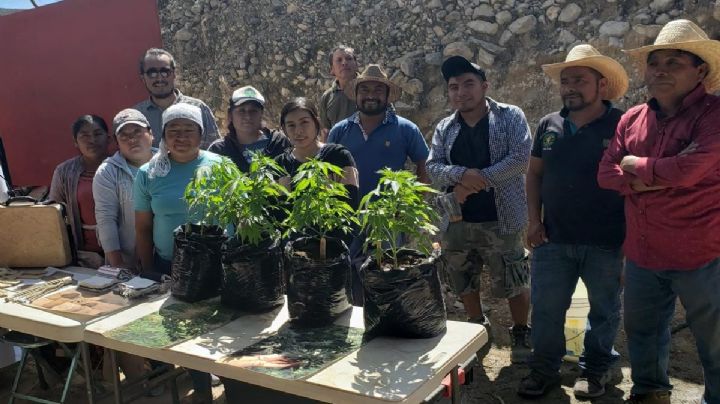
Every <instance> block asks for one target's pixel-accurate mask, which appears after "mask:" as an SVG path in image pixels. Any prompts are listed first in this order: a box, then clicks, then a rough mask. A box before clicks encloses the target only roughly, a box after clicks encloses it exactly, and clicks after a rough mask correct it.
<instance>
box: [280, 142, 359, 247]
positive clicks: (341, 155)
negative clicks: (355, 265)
mask: <svg viewBox="0 0 720 404" xmlns="http://www.w3.org/2000/svg"><path fill="white" fill-rule="evenodd" d="M315 157H316V158H317V159H318V160H320V161H324V162H326V163H330V164H333V165H336V166H338V167H340V168H343V167H355V159H353V156H352V154H350V151H349V150H348V149H346V148H345V146H343V145H340V144H334V143H328V144H325V145H323V147H321V148H320V150H319V151H318V153H317V155H316V156H315ZM275 161H276V162H277V163H278V164H279V165H280V166H281V167H283V168H284V169H285V171H287V172H288V174H289V175H290V176H293V175H295V174H296V173H297V170H298V168H299V167H300V165H301V164H302V163H301V162H300V161H298V159H296V158H295V157H294V156H293V155H292V149H290V150H288V151H286V152H285V153H282V154H280V155H279V156H277V157H275ZM345 189H347V190H348V198H347V203H348V204H350V206H352V208H353V209H357V207H358V205H359V202H360V197H359V195H358V187H356V186H354V185H349V184H345ZM330 235H331V236H332V237H337V238H340V239H341V240H343V241H345V243H346V244H347V245H348V246H349V245H350V242H351V241H352V238H353V235H352V234H343V233H341V232H339V231H338V232H331V234H330Z"/></svg>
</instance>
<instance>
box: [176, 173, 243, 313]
mask: <svg viewBox="0 0 720 404" xmlns="http://www.w3.org/2000/svg"><path fill="white" fill-rule="evenodd" d="M228 161H229V160H228ZM231 177H232V172H231V171H229V170H228V168H227V162H226V161H223V162H222V163H218V164H214V165H212V166H205V167H200V168H198V169H197V170H196V171H195V175H194V176H193V179H192V180H191V181H190V182H189V183H188V185H187V187H186V188H185V194H184V198H185V200H186V202H187V203H188V218H189V220H188V223H186V224H185V225H183V226H180V227H178V228H177V229H176V230H175V235H174V248H173V258H172V279H173V282H172V287H171V289H170V290H171V292H172V294H173V296H175V297H177V298H178V299H180V300H184V301H187V302H195V301H198V300H203V299H207V298H210V297H214V296H217V295H218V294H219V291H220V284H221V280H222V263H221V255H222V245H223V243H224V242H225V231H224V228H223V227H222V226H220V225H219V223H218V221H217V217H218V215H219V212H220V211H221V209H222V208H223V200H222V196H221V195H220V191H219V190H220V189H221V188H222V186H223V185H224V184H226V183H227V182H229V180H230V178H231Z"/></svg>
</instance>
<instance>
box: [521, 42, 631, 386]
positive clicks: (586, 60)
mask: <svg viewBox="0 0 720 404" xmlns="http://www.w3.org/2000/svg"><path fill="white" fill-rule="evenodd" d="M543 70H544V71H545V73H546V74H547V75H548V76H550V77H551V78H552V79H553V81H555V82H556V83H559V84H560V95H561V97H562V101H563V109H562V110H560V111H559V112H554V113H551V114H549V115H547V116H545V117H544V118H543V119H542V120H541V121H540V123H539V124H538V128H537V131H536V133H535V139H534V143H533V149H532V153H531V158H530V167H529V169H528V175H527V197H528V216H529V227H528V234H527V243H528V245H529V246H530V247H531V248H533V254H532V262H531V267H532V270H531V274H532V275H531V282H530V284H531V285H532V286H531V288H532V290H531V294H530V295H531V302H532V306H533V309H532V321H531V323H532V326H533V331H532V336H531V338H532V344H533V356H532V358H531V360H530V361H529V365H530V369H531V372H530V374H529V375H528V376H527V377H525V378H524V379H523V380H522V381H521V382H520V385H519V388H518V394H520V395H523V396H531V397H537V396H542V395H544V394H545V393H546V392H547V391H548V390H549V389H550V388H552V387H553V386H556V385H558V384H559V381H560V375H559V370H560V363H561V361H562V357H563V356H564V355H565V352H566V349H565V335H564V324H565V316H566V312H567V310H568V308H569V307H570V302H571V299H572V295H573V292H574V291H575V287H576V285H577V283H578V279H582V280H583V282H584V283H585V285H586V287H587V290H588V298H589V300H590V313H589V315H588V321H589V323H590V327H589V329H588V330H587V332H586V333H585V349H584V354H583V356H582V358H581V360H580V366H581V368H582V369H583V372H582V374H581V375H580V377H579V378H578V379H577V380H576V381H575V386H574V389H573V390H574V393H575V396H577V397H582V398H593V397H599V396H601V395H603V394H604V393H605V384H606V383H607V381H608V369H609V367H610V366H611V364H612V361H613V359H614V356H613V352H612V346H613V342H614V340H615V336H616V334H617V331H618V327H619V325H620V289H621V286H620V277H621V273H622V260H623V256H622V251H621V245H622V243H623V239H624V237H625V232H624V229H625V217H624V213H623V198H622V196H620V195H619V194H618V193H617V192H612V191H609V190H605V189H601V188H600V187H599V185H598V182H597V171H598V164H599V162H600V159H601V158H602V155H603V152H604V150H605V149H606V148H607V146H608V145H609V144H610V140H611V139H612V137H613V135H614V134H615V129H616V127H617V123H618V121H619V120H620V116H621V115H622V113H623V111H621V110H619V109H617V108H613V106H612V104H610V102H609V101H607V100H611V99H615V98H620V97H622V95H623V94H625V91H627V88H628V77H627V73H626V72H625V69H623V67H622V66H621V65H620V64H619V63H618V62H616V61H615V60H613V59H611V58H609V57H607V56H603V55H601V54H600V53H599V52H598V51H597V50H596V49H595V48H593V47H592V46H590V45H578V46H576V47H574V48H573V49H572V50H571V51H570V52H569V53H568V55H567V58H566V59H565V62H563V63H555V64H551V65H544V66H543Z"/></svg>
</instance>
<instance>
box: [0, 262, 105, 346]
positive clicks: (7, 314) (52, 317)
mask: <svg viewBox="0 0 720 404" xmlns="http://www.w3.org/2000/svg"><path fill="white" fill-rule="evenodd" d="M62 270H63V271H67V272H71V273H79V274H91V273H94V270H92V269H89V268H81V267H66V268H62ZM0 327H3V328H8V329H11V330H15V331H20V332H24V333H26V334H32V335H35V336H38V337H43V338H48V339H52V340H55V341H60V342H80V341H82V338H83V330H84V329H85V324H84V323H83V322H80V321H77V320H73V319H70V318H67V317H63V316H61V315H58V314H54V313H49V312H47V311H44V310H41V309H38V308H34V307H29V306H26V305H23V304H19V303H7V302H2V303H0Z"/></svg>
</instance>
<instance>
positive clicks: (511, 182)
mask: <svg viewBox="0 0 720 404" xmlns="http://www.w3.org/2000/svg"><path fill="white" fill-rule="evenodd" d="M487 106H488V110H489V111H488V116H489V120H490V142H489V143H490V167H487V168H483V169H482V170H480V171H481V172H482V174H483V176H484V177H485V179H486V180H487V182H488V184H489V186H491V187H493V188H495V206H497V214H498V221H499V222H500V230H501V231H502V233H503V234H511V233H515V232H518V231H520V230H522V229H524V228H525V227H526V226H527V220H528V217H527V197H526V195H525V172H526V171H527V167H528V161H529V159H530V149H531V148H532V137H531V135H530V127H529V126H528V123H527V120H526V119H525V114H524V113H523V111H522V110H521V109H520V108H518V107H516V106H514V105H509V104H503V103H500V102H496V101H494V100H493V99H491V98H487ZM457 114H458V113H457V112H455V113H454V114H452V115H450V116H448V117H447V118H445V119H443V120H442V121H440V123H438V125H437V127H436V128H435V133H434V134H433V138H432V146H431V148H430V158H429V159H428V162H427V171H428V174H429V175H430V178H431V179H432V181H433V184H434V185H436V186H439V187H440V188H441V189H446V188H447V187H449V186H452V185H455V184H457V183H458V182H460V179H461V178H462V176H463V174H464V173H465V170H467V168H466V167H463V166H459V165H454V164H453V163H452V160H451V158H450V151H451V150H452V146H453V143H455V139H457V137H458V134H459V133H460V122H459V121H458V116H457Z"/></svg>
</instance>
